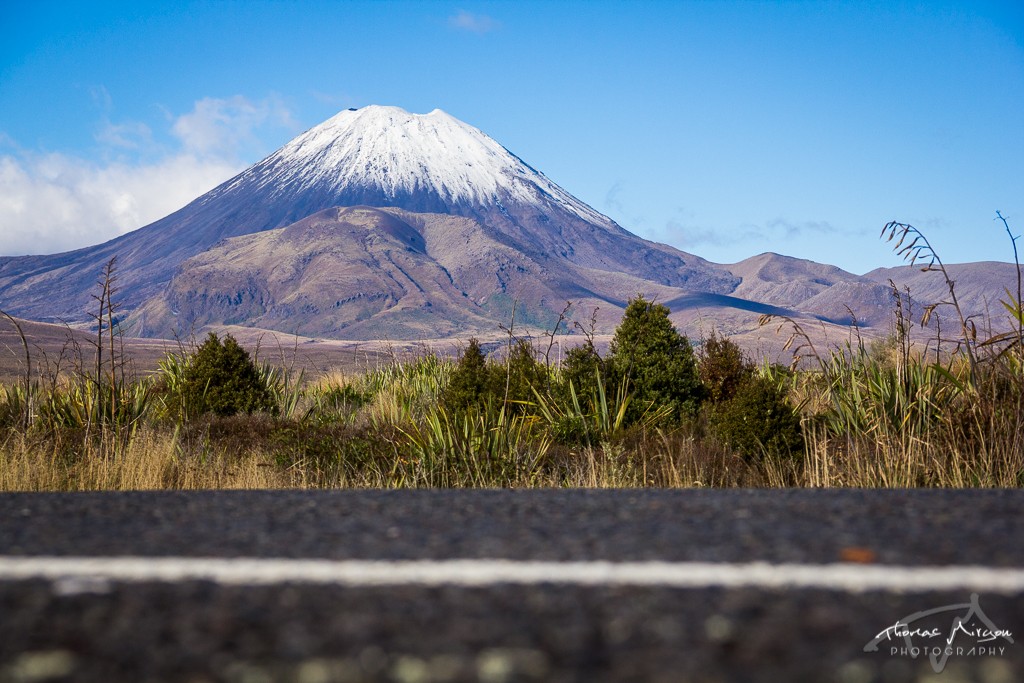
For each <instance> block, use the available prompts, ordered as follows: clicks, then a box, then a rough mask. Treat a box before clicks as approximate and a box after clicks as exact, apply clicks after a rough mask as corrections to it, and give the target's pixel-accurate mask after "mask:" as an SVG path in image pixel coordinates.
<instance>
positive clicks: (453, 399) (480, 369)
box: [441, 337, 492, 409]
mask: <svg viewBox="0 0 1024 683" xmlns="http://www.w3.org/2000/svg"><path fill="white" fill-rule="evenodd" d="M491 380H492V373H491V372H490V368H488V366H487V357H486V356H485V355H484V352H483V351H482V350H481V349H480V342H479V341H477V339H476V337H473V338H471V339H470V340H469V345H468V346H467V347H466V350H465V351H463V352H462V356H460V357H459V362H458V363H457V364H456V365H455V370H454V371H452V375H451V379H450V380H449V381H448V386H447V387H446V388H445V390H444V391H443V392H442V394H441V398H442V401H443V402H444V404H445V406H447V407H449V408H452V409H464V408H468V407H469V406H472V405H477V404H478V403H481V402H482V401H483V400H484V399H485V397H486V396H487V394H488V393H490V390H491V384H492V381H491Z"/></svg>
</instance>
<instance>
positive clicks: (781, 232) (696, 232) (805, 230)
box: [665, 218, 840, 248]
mask: <svg viewBox="0 0 1024 683" xmlns="http://www.w3.org/2000/svg"><path fill="white" fill-rule="evenodd" d="M665 232H666V236H667V237H668V239H669V240H670V241H672V243H673V244H677V245H679V246H680V247H682V248H693V247H699V246H712V247H731V246H735V245H738V244H744V243H751V244H757V243H762V242H765V241H781V240H792V239H797V238H800V237H808V236H823V235H832V234H838V233H839V232H840V231H839V229H838V228H836V227H835V226H833V225H832V224H831V223H829V222H828V221H790V220H787V219H785V218H775V219H772V220H769V221H766V222H764V223H763V224H750V223H748V224H743V225H740V226H737V227H736V228H733V229H730V230H713V229H709V228H705V227H701V226H697V225H693V224H691V223H689V222H686V223H684V222H682V221H679V220H670V221H668V223H667V224H666V225H665Z"/></svg>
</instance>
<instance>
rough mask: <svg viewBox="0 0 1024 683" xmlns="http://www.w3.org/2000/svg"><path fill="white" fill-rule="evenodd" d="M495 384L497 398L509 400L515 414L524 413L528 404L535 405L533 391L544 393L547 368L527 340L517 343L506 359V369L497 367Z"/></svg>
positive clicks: (495, 369)
mask: <svg viewBox="0 0 1024 683" xmlns="http://www.w3.org/2000/svg"><path fill="white" fill-rule="evenodd" d="M493 370H494V371H495V373H494V375H495V377H494V382H495V387H494V388H495V390H496V393H497V396H496V398H499V399H504V398H507V405H508V407H509V408H511V409H512V410H514V411H515V412H523V408H524V407H525V404H527V403H533V401H534V400H535V396H534V393H533V390H534V389H536V390H537V391H543V390H544V387H545V385H546V381H545V380H546V373H547V368H546V367H545V366H544V364H543V363H539V362H538V361H537V359H536V357H535V356H534V353H533V346H532V345H531V344H530V342H528V341H526V340H525V339H520V340H519V341H518V342H516V343H515V344H514V345H513V346H512V348H511V350H510V351H509V356H508V358H506V359H505V367H501V366H497V367H495V368H493Z"/></svg>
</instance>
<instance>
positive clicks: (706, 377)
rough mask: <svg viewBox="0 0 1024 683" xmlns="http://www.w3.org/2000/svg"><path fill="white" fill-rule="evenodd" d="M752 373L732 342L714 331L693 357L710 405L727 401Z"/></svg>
mask: <svg viewBox="0 0 1024 683" xmlns="http://www.w3.org/2000/svg"><path fill="white" fill-rule="evenodd" d="M753 372H754V364H753V363H751V362H750V361H749V360H748V359H747V358H746V356H745V355H744V354H743V350H742V349H740V347H739V346H737V345H736V343H735V342H734V341H732V340H731V339H728V338H726V337H719V336H718V335H717V334H715V333H714V332H712V333H711V336H710V337H708V338H707V339H706V340H704V344H703V345H702V346H701V349H700V353H699V354H698V357H697V373H698V375H699V376H700V381H701V384H703V385H704V389H705V392H706V394H707V398H708V399H709V400H710V401H711V402H712V403H721V402H723V401H728V400H729V399H731V398H732V397H733V396H735V395H736V392H737V391H738V390H739V388H740V386H741V385H742V384H743V383H744V382H746V381H747V380H748V379H749V378H750V376H751V375H752V374H753Z"/></svg>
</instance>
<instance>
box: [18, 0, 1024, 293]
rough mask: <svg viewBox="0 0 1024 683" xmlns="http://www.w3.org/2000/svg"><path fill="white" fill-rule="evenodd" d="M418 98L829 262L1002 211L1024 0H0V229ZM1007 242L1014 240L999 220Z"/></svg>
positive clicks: (979, 240) (1012, 160)
mask: <svg viewBox="0 0 1024 683" xmlns="http://www.w3.org/2000/svg"><path fill="white" fill-rule="evenodd" d="M367 104H390V105H397V106H400V107H403V108H405V109H407V110H409V111H413V112H419V113H424V112H429V111H431V110H432V109H434V108H440V109H444V110H445V111H447V112H449V113H451V114H452V115H454V116H456V117H458V118H460V119H462V120H464V121H466V122H468V123H470V124H472V125H474V126H477V127H478V128H480V129H482V130H483V131H484V132H486V133H488V134H489V135H491V136H492V137H494V138H495V139H496V140H498V141H499V142H501V143H502V144H503V145H505V146H506V147H507V148H509V149H510V150H511V151H512V152H514V153H515V154H517V155H519V156H520V157H521V158H523V159H524V160H525V161H526V162H527V163H529V164H531V165H532V166H534V167H535V168H537V169H538V170H540V171H542V172H544V173H545V174H546V175H548V176H549V177H550V178H551V179H552V180H554V181H555V182H556V183H558V184H560V185H562V186H563V187H564V188H565V189H567V190H568V191H569V192H571V193H573V194H575V195H576V196H578V197H579V198H580V199H582V200H584V201H586V202H587V203H589V204H591V205H592V206H594V207H595V208H596V209H598V210H600V211H602V212H604V213H606V214H608V215H609V216H611V217H612V218H614V219H615V220H616V221H618V222H619V223H620V224H621V225H622V226H623V227H625V228H627V229H629V230H631V231H633V232H635V233H637V234H639V235H641V236H643V237H647V238H650V239H655V240H658V241H662V242H667V243H669V244H672V245H674V246H676V247H679V248H681V249H683V250H685V251H689V252H692V253H695V254H698V255H700V256H703V257H705V258H708V259H710V260H712V261H717V262H726V263H728V262H735V261H739V260H742V259H744V258H747V257H749V256H753V255H755V254H758V253H761V252H764V251H775V252H779V253H784V254H788V255H791V256H797V257H801V258H809V259H813V260H815V261H820V262H826V263H833V264H836V265H839V266H841V267H843V268H845V269H847V270H850V271H852V272H856V273H863V272H865V271H867V270H870V269H871V268H874V267H877V266H883V265H896V264H898V263H899V260H898V258H897V257H896V256H895V255H893V254H892V252H891V251H890V249H889V247H888V245H886V244H885V243H884V242H882V241H881V240H879V239H878V233H879V232H880V230H881V228H882V225H884V224H885V223H886V222H887V221H889V220H891V219H897V220H900V221H904V222H911V223H913V224H915V225H916V226H918V227H919V228H921V229H922V230H924V231H925V232H926V234H927V235H928V236H929V237H930V238H931V240H932V242H933V243H934V245H935V246H936V248H937V250H938V251H939V253H940V255H941V256H942V257H943V258H944V259H945V260H946V261H947V262H958V261H976V260H1011V259H1012V252H1011V250H1010V246H1009V240H1008V238H1007V236H1006V234H1005V232H1002V226H1001V224H998V223H996V222H995V221H994V220H993V219H994V218H995V211H996V210H997V209H998V210H1001V211H1002V212H1003V214H1004V215H1006V216H1008V217H1009V219H1010V221H1011V226H1013V227H1014V228H1015V229H1016V232H1017V233H1024V5H1022V4H1021V3H1019V2H1006V3H996V2H993V3H985V2H968V3H943V2H922V3H903V4H901V3H888V2H887V3H871V2H849V3H846V2H827V3H826V2H781V3H767V2H763V3H760V2H710V1H709V2H646V3H645V2H597V1H595V2H586V3H579V2H544V3H531V2H491V3H478V2H383V1H378V2H301V1H295V2H252V1H247V2H229V1H224V2H192V3H185V2H176V3H147V2H144V1H135V2H123V3H122V2H105V3H93V2H89V3H73V2H67V3H61V2H54V3H35V2H19V3H3V5H2V7H0V254H15V253H33V252H35V253H38V252H50V251H58V250H63V249H70V248H74V247H78V246H84V245H86V244H92V243H96V242H99V241H103V240H105V239H109V238H110V237H113V236H115V235H117V234H120V233H123V232H126V231H128V230H131V229H134V228H136V227H140V226H141V225H143V224H145V223H148V222H150V221H152V220H155V219H157V218H160V217H161V216H163V215H165V214H167V213H169V212H170V211H173V210H174V209H177V208H179V207H180V206H182V205H184V204H185V203H187V202H188V201H189V200H191V199H192V198H194V197H196V196H198V195H199V194H201V193H202V192H204V191H206V190H208V189H211V188H212V187H213V186H214V185H216V184H217V183H219V182H221V181H223V180H225V179H227V178H228V177H230V176H231V175H232V174H234V173H235V172H237V171H239V170H241V169H243V168H244V167H246V166H247V165H249V164H251V163H254V162H256V161H258V160H259V159H260V158H262V157H263V156H265V155H266V154H268V153H270V152H272V151H273V150H274V149H276V148H278V147H279V146H281V145H282V144H284V143H285V142H287V141H288V140H289V139H291V138H292V137H294V136H295V135H296V134H298V133H299V132H301V131H302V130H305V129H306V128H309V127H310V126H313V125H316V124H317V123H319V122H321V121H323V120H324V119H326V118H328V117H330V116H331V115H333V114H334V113H336V112H337V111H338V110H340V109H343V108H346V107H359V106H363V105H367ZM1019 246H1020V247H1021V250H1022V252H1024V241H1022V243H1020V245H1019Z"/></svg>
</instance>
